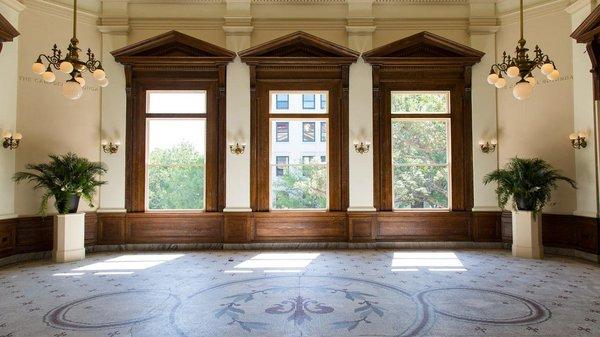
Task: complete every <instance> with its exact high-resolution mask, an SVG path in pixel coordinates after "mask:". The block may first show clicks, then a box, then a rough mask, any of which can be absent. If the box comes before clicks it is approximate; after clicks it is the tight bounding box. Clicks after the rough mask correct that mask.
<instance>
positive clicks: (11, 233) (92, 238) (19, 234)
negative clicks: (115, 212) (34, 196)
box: [0, 212, 98, 258]
mask: <svg viewBox="0 0 600 337" xmlns="http://www.w3.org/2000/svg"><path fill="white" fill-rule="evenodd" d="M96 224H97V220H96V213H95V212H91V213H86V214H85V245H86V246H93V245H95V244H96V237H97V233H98V231H97V225H96ZM53 226H54V217H53V216H46V217H42V216H27V217H19V218H12V219H3V220H0V258H3V257H7V256H10V255H15V254H23V253H35V252H46V251H50V250H52V245H53V243H52V241H53V236H54V233H53Z"/></svg>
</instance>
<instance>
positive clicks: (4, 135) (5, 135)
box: [2, 130, 12, 138]
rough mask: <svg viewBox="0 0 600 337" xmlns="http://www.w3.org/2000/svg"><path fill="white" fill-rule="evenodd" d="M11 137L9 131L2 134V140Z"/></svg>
mask: <svg viewBox="0 0 600 337" xmlns="http://www.w3.org/2000/svg"><path fill="white" fill-rule="evenodd" d="M11 136H12V133H10V131H7V130H4V131H3V132H2V138H10V137H11Z"/></svg>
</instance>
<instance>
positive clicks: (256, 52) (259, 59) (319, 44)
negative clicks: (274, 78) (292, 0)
mask: <svg viewBox="0 0 600 337" xmlns="http://www.w3.org/2000/svg"><path fill="white" fill-rule="evenodd" d="M239 55H240V58H241V59H242V61H243V62H245V63H247V64H260V65H266V64H269V65H292V66H293V65H298V64H305V65H318V64H334V65H342V64H346V65H349V64H351V63H354V62H356V60H357V59H358V56H359V53H358V52H356V51H354V50H351V49H348V48H346V47H343V46H340V45H338V44H335V43H333V42H331V41H327V40H325V39H322V38H320V37H317V36H314V35H311V34H308V33H306V32H302V31H297V32H294V33H291V34H288V35H285V36H282V37H279V38H276V39H273V40H271V41H268V42H265V43H263V44H260V45H257V46H254V47H251V48H248V49H246V50H243V51H241V52H240V53H239Z"/></svg>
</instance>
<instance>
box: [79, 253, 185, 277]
mask: <svg viewBox="0 0 600 337" xmlns="http://www.w3.org/2000/svg"><path fill="white" fill-rule="evenodd" d="M184 255H185V254H127V255H121V256H119V257H115V258H112V259H108V260H105V261H102V262H96V263H92V264H88V265H86V266H83V267H79V268H75V269H73V271H75V272H80V271H90V272H96V273H94V275H132V274H133V273H134V272H133V271H134V270H144V269H148V268H152V267H156V266H158V265H161V264H163V263H165V262H169V261H173V260H175V259H178V258H180V257H183V256H184ZM98 272H102V274H101V273H98ZM110 273H112V274H110Z"/></svg>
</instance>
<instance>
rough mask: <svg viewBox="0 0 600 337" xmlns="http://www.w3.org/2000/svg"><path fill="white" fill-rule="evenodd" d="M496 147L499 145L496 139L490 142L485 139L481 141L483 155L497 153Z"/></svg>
mask: <svg viewBox="0 0 600 337" xmlns="http://www.w3.org/2000/svg"><path fill="white" fill-rule="evenodd" d="M496 145H498V140H496V138H492V139H491V140H489V141H487V140H484V139H481V140H479V147H480V148H481V152H483V153H491V152H494V151H496Z"/></svg>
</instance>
